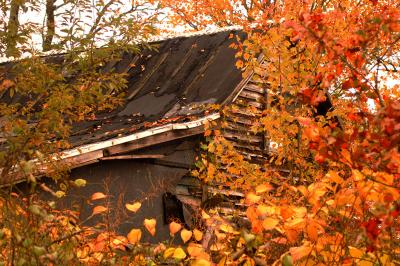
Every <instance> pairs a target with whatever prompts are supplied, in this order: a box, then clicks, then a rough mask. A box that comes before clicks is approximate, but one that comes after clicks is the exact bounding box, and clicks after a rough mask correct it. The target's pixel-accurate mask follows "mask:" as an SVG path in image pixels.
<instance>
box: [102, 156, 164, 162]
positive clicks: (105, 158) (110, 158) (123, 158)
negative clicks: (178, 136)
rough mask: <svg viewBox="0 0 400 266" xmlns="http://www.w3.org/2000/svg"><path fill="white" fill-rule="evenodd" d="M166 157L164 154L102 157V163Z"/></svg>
mask: <svg viewBox="0 0 400 266" xmlns="http://www.w3.org/2000/svg"><path fill="white" fill-rule="evenodd" d="M163 157H165V155H163V154H134V155H119V156H109V157H102V158H100V161H111V160H133V159H161V158H163Z"/></svg>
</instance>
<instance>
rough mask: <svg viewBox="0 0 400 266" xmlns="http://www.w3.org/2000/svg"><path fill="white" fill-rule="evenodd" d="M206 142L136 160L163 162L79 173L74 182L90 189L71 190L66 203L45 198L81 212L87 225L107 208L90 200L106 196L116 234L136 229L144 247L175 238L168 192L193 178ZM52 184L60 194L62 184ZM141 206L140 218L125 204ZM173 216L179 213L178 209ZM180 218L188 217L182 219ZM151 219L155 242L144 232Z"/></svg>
mask: <svg viewBox="0 0 400 266" xmlns="http://www.w3.org/2000/svg"><path fill="white" fill-rule="evenodd" d="M201 141H202V137H201V136H194V137H189V138H185V139H182V140H175V141H170V142H167V143H163V144H161V145H156V146H153V147H149V148H145V149H142V150H138V151H135V154H141V155H142V154H157V155H165V157H163V158H162V159H135V160H109V161H101V162H98V163H95V164H92V165H87V166H83V167H79V168H76V169H73V170H72V171H71V174H70V177H69V178H70V180H75V179H77V178H83V179H85V180H86V181H87V184H86V186H85V187H82V188H76V187H71V188H70V189H69V191H68V192H67V194H66V196H65V197H64V198H62V199H60V200H58V199H56V198H55V197H53V196H51V195H50V194H49V193H47V192H43V193H42V197H44V198H45V199H47V200H55V201H56V203H57V208H60V209H67V208H68V209H71V208H72V209H74V210H78V211H80V220H81V221H84V220H86V219H87V218H88V217H89V216H90V215H91V214H92V210H93V207H94V206H96V205H105V204H106V202H105V199H103V200H98V201H90V200H89V199H90V197H91V195H92V194H93V193H95V192H103V193H104V194H108V195H110V197H109V199H108V200H109V201H110V205H109V206H110V210H111V215H110V218H109V220H108V222H109V224H110V226H111V228H112V229H113V230H115V231H116V232H118V233H120V234H122V235H126V234H127V233H128V232H129V231H130V230H131V229H133V228H140V229H142V232H143V234H142V241H144V242H146V241H148V242H159V241H163V240H166V239H168V238H169V229H168V224H166V223H165V222H164V214H165V213H164V212H165V210H164V207H163V199H162V197H163V195H164V193H166V192H172V193H174V190H175V187H176V185H177V184H178V182H179V181H180V180H181V179H182V177H184V176H187V175H188V173H189V169H190V168H192V167H194V166H193V165H194V162H195V157H196V156H197V155H198V154H199V144H200V143H201ZM131 154H132V153H131ZM46 183H47V185H48V186H49V187H50V188H52V189H54V190H59V185H60V183H58V184H55V183H54V182H53V181H51V180H47V181H46ZM136 201H140V202H141V203H142V207H141V208H140V210H139V211H138V212H137V213H132V212H129V211H127V210H126V208H125V203H133V202H136ZM167 211H168V210H167ZM170 211H171V210H170ZM172 211H173V212H176V210H174V209H172ZM176 215H177V216H180V215H182V214H181V213H176ZM104 217H105V216H102V215H96V216H94V217H93V218H91V219H89V220H88V221H87V222H85V224H86V225H95V224H98V223H99V222H107V219H106V220H104V219H103V218H104ZM145 218H156V220H157V233H156V236H155V237H151V236H150V234H149V233H148V232H147V231H146V229H145V228H144V226H143V221H144V219H145ZM185 218H186V217H185Z"/></svg>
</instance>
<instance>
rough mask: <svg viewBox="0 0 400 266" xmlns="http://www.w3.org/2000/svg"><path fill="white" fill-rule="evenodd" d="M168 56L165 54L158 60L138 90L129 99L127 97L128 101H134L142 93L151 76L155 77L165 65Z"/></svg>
mask: <svg viewBox="0 0 400 266" xmlns="http://www.w3.org/2000/svg"><path fill="white" fill-rule="evenodd" d="M168 55H169V52H165V53H163V54H162V55H161V56H160V58H159V59H158V61H157V63H156V65H155V66H153V67H152V68H151V71H149V73H147V74H146V76H145V77H144V78H143V80H141V81H140V83H139V85H138V86H137V88H136V89H135V90H134V91H133V92H132V93H131V94H129V95H128V97H127V98H128V100H132V99H133V98H134V97H135V96H136V95H137V94H138V93H139V92H140V90H141V89H142V88H143V87H144V86H145V85H146V83H147V82H148V81H149V80H150V78H151V76H153V74H154V73H155V72H156V71H157V70H158V68H159V67H160V66H161V65H162V63H164V61H165V59H167V57H168Z"/></svg>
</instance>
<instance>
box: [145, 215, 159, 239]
mask: <svg viewBox="0 0 400 266" xmlns="http://www.w3.org/2000/svg"><path fill="white" fill-rule="evenodd" d="M143 224H144V227H146V229H147V231H149V233H150V234H151V235H152V236H155V234H156V224H157V221H156V219H144V222H143Z"/></svg>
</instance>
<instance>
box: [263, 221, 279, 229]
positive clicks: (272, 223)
mask: <svg viewBox="0 0 400 266" xmlns="http://www.w3.org/2000/svg"><path fill="white" fill-rule="evenodd" d="M278 223H279V220H278V219H274V218H266V219H265V220H264V221H263V223H262V225H263V228H264V229H265V230H272V229H274V228H275V227H276V226H277V225H278Z"/></svg>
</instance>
